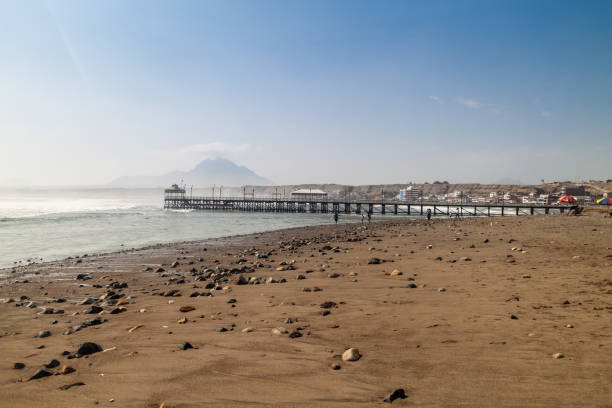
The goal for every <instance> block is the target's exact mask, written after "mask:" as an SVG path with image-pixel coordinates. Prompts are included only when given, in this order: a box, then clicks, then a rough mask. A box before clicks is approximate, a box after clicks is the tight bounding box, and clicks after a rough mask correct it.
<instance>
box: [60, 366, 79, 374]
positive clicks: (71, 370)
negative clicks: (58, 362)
mask: <svg viewBox="0 0 612 408" xmlns="http://www.w3.org/2000/svg"><path fill="white" fill-rule="evenodd" d="M75 371H76V370H75V369H74V368H72V367H70V366H67V365H65V366H63V367H62V368H61V369H60V370H59V373H60V374H61V375H68V374H70V373H74V372H75Z"/></svg>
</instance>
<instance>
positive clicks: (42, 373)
mask: <svg viewBox="0 0 612 408" xmlns="http://www.w3.org/2000/svg"><path fill="white" fill-rule="evenodd" d="M52 375H53V371H51V370H48V369H46V368H40V369H38V371H36V372H35V373H34V375H32V376H31V377H30V378H28V381H32V380H38V379H39V378H43V377H50V376H52Z"/></svg>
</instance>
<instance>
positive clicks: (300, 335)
mask: <svg viewBox="0 0 612 408" xmlns="http://www.w3.org/2000/svg"><path fill="white" fill-rule="evenodd" d="M298 337H302V333H300V332H299V331H297V330H294V331H292V332H291V334H289V338H292V339H296V338H298Z"/></svg>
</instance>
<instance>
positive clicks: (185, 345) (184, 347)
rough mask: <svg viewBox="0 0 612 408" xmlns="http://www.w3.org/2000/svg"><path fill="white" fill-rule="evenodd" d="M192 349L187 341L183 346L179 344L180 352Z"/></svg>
mask: <svg viewBox="0 0 612 408" xmlns="http://www.w3.org/2000/svg"><path fill="white" fill-rule="evenodd" d="M192 348H193V346H192V345H191V343H189V342H188V341H186V342H184V343H183V344H181V350H189V349H192Z"/></svg>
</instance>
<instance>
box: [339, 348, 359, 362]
mask: <svg viewBox="0 0 612 408" xmlns="http://www.w3.org/2000/svg"><path fill="white" fill-rule="evenodd" d="M360 358H361V354H359V350H358V349H356V348H350V349H348V350H346V351H345V352H344V353H342V360H344V361H357V360H359V359H360Z"/></svg>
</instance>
